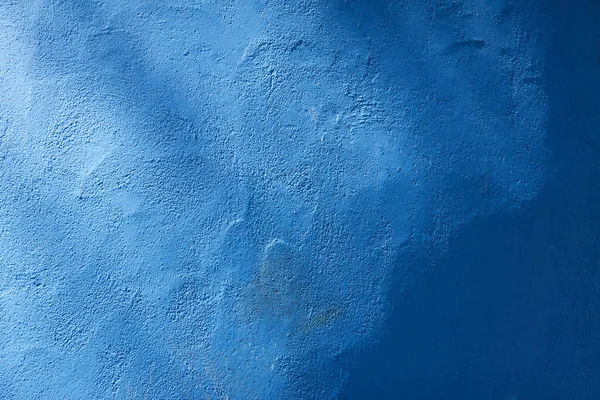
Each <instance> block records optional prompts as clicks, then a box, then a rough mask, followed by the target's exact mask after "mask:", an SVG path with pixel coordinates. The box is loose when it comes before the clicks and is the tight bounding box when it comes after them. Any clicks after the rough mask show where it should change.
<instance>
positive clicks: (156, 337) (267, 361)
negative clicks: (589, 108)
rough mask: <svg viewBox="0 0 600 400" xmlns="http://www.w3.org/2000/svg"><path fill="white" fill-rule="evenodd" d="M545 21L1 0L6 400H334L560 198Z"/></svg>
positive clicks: (340, 8)
mask: <svg viewBox="0 0 600 400" xmlns="http://www.w3.org/2000/svg"><path fill="white" fill-rule="evenodd" d="M544 18H545V17H544V15H543V13H541V12H540V10H538V8H537V6H536V5H535V4H533V2H510V1H472V0H468V1H463V2H450V1H441V0H439V1H430V2H424V1H407V2H392V1H366V0H356V1H341V0H339V1H323V0H311V1H297V2H291V1H283V0H280V1H276V0H273V1H266V0H265V1H257V0H255V1H208V0H206V1H200V0H196V1H179V0H172V1H153V2H149V1H141V0H129V1H117V0H112V1H111V0H100V1H93V2H92V1H90V2H87V1H66V0H65V1H61V0H45V1H44V0H39V1H33V0H32V1H10V0H9V1H2V2H0V49H1V51H0V87H1V88H2V94H1V96H0V113H1V114H0V207H1V209H0V313H1V314H0V318H1V321H2V323H1V324H0V398H3V399H188V398H194V399H195V398H222V399H226V398H229V399H243V398H257V399H278V398H281V399H290V398H298V399H303V398H315V399H325V398H333V397H335V396H336V395H337V393H338V391H339V389H340V388H341V385H342V383H343V381H344V378H345V377H346V376H347V373H348V368H349V365H350V362H349V360H351V359H352V358H353V357H354V354H355V352H356V350H357V349H359V348H361V347H362V346H364V345H366V344H369V343H371V342H373V341H374V340H377V338H378V337H379V333H378V332H379V330H380V329H381V327H382V323H383V321H384V320H385V317H386V315H387V313H388V308H389V295H390V293H391V292H392V291H397V290H402V288H403V287H404V285H407V284H409V283H411V282H413V281H414V280H415V279H417V280H418V279H419V277H420V276H421V275H422V274H421V273H420V272H421V270H422V269H423V268H424V267H423V266H421V265H419V264H414V263H407V262H405V261H406V260H407V259H408V254H414V253H419V254H422V255H424V256H423V257H424V258H427V259H436V258H437V257H439V256H440V255H441V254H442V253H443V252H444V251H445V250H446V247H447V243H448V240H449V239H450V238H451V237H452V233H453V232H454V231H455V230H456V229H457V228H459V227H460V226H462V225H464V224H465V223H468V222H469V221H471V220H472V219H473V218H474V217H476V216H481V215H488V214H490V213H494V212H508V213H512V212H515V213H518V212H519V211H520V210H521V209H522V208H523V207H524V206H526V205H527V204H528V203H529V202H530V201H532V200H533V199H534V198H535V196H536V194H537V192H538V190H539V187H540V185H541V183H542V182H543V176H544V170H545V162H546V159H547V156H548V154H547V148H546V143H545V135H546V127H547V118H548V102H547V93H546V91H545V86H544V81H545V76H544V70H545V69H544V68H545V65H544V57H545V54H546V50H547V46H548V43H547V35H548V34H549V32H547V29H546V25H545V23H544Z"/></svg>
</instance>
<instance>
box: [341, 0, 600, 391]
mask: <svg viewBox="0 0 600 400" xmlns="http://www.w3.org/2000/svg"><path fill="white" fill-rule="evenodd" d="M575 3H577V4H575ZM575 3H573V2H570V3H569V4H566V3H564V2H556V4H552V5H549V6H548V9H547V10H546V13H547V17H548V21H549V23H551V24H552V26H553V28H554V36H553V38H552V44H551V47H550V50H549V53H548V56H547V62H546V76H547V90H548V94H549V100H550V107H551V117H550V118H551V120H550V130H549V133H548V141H549V145H550V147H551V149H552V151H553V155H552V159H551V160H550V165H551V168H550V174H549V177H548V182H547V184H546V186H545V188H544V190H543V191H542V192H541V193H540V195H539V196H538V198H537V200H536V201H535V203H534V204H532V205H531V207H530V208H529V209H528V211H527V212H526V213H524V214H523V215H521V216H519V217H514V216H502V215H495V216H492V217H488V218H482V219H479V220H477V221H475V222H473V223H471V224H470V225H468V226H466V227H464V228H463V229H462V230H461V231H460V232H459V233H458V235H457V236H456V238H455V240H453V242H452V245H451V247H450V250H449V252H448V253H447V254H446V256H445V257H444V258H443V259H442V260H441V261H439V262H438V263H436V265H434V266H432V268H431V271H430V273H429V274H428V276H427V277H425V278H424V279H422V280H421V281H420V282H418V283H417V284H416V285H414V286H413V287H411V288H410V289H408V290H407V291H406V292H405V293H403V294H402V295H401V296H399V298H398V300H397V304H396V305H395V310H394V313H393V315H392V316H391V317H390V320H389V323H388V332H387V333H386V335H385V337H384V339H383V341H382V342H381V343H380V344H379V345H378V346H377V347H376V348H374V349H371V350H368V351H366V352H365V353H364V354H363V355H362V357H361V358H359V360H358V362H357V364H356V366H355V369H354V372H353V374H352V375H351V376H350V378H349V381H348V383H347V385H346V389H345V391H344V393H343V394H342V396H341V398H342V399H365V398H394V399H395V398H406V399H412V400H420V399H463V400H464V399H477V400H480V399H490V400H491V399H511V400H516V399H598V398H600V378H599V377H600V336H599V335H598V333H599V332H600V164H599V162H598V158H599V156H600V24H599V23H598V21H599V20H600V2H598V1H579V2H575ZM413 262H421V261H420V260H419V259H414V260H413Z"/></svg>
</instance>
